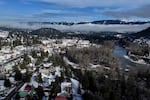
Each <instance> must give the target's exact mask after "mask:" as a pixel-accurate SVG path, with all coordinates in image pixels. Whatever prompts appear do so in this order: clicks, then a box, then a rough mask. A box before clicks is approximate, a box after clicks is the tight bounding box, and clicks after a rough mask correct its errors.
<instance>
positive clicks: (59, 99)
mask: <svg viewBox="0 0 150 100" xmlns="http://www.w3.org/2000/svg"><path fill="white" fill-rule="evenodd" d="M55 100H67V98H65V97H56V98H55Z"/></svg>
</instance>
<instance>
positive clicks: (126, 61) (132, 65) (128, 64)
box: [113, 45, 150, 69]
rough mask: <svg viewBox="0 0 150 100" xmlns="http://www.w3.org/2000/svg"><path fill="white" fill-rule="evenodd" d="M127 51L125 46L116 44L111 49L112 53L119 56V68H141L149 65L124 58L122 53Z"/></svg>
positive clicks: (124, 53)
mask: <svg viewBox="0 0 150 100" xmlns="http://www.w3.org/2000/svg"><path fill="white" fill-rule="evenodd" d="M126 53H127V51H126V49H125V48H123V47H121V46H119V45H116V46H115V49H114V51H113V55H114V56H116V57H117V58H119V63H120V67H121V68H127V67H128V68H132V69H141V68H143V67H150V65H144V64H137V63H134V62H131V61H130V60H129V59H126V58H125V57H124V55H126Z"/></svg>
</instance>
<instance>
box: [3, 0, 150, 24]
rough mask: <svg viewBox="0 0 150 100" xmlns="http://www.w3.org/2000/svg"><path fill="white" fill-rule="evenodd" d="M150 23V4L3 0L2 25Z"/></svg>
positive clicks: (149, 0)
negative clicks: (139, 21)
mask: <svg viewBox="0 0 150 100" xmlns="http://www.w3.org/2000/svg"><path fill="white" fill-rule="evenodd" d="M108 19H124V20H142V21H143V20H150V0H0V21H19V22H29V21H30V22H31V21H38V22H39V21H40V22H81V21H94V20H108Z"/></svg>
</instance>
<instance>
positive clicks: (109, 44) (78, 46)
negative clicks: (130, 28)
mask: <svg viewBox="0 0 150 100" xmlns="http://www.w3.org/2000/svg"><path fill="white" fill-rule="evenodd" d="M108 34H109V33H108ZM108 34H106V33H104V34H102V35H100V36H99V35H97V33H96V34H95V35H96V36H94V34H92V36H88V34H87V35H86V34H80V35H79V34H77V35H75V34H71V33H67V34H65V33H61V32H59V31H57V30H55V29H52V28H43V29H38V30H35V31H34V30H33V31H30V32H28V31H26V30H25V31H22V30H21V31H20V30H11V31H1V32H0V38H1V39H0V72H1V73H0V99H1V100H96V99H97V100H99V99H102V100H103V99H110V98H111V97H112V95H113V98H114V100H116V98H124V96H123V94H118V95H115V94H113V93H112V91H116V92H118V91H120V88H121V89H122V91H124V89H125V90H126V92H125V93H126V94H125V95H129V94H131V92H129V90H130V88H131V89H132V90H134V89H135V88H137V91H139V92H141V91H145V92H147V91H148V90H146V87H147V84H148V82H149V81H144V84H145V85H144V87H143V88H142V87H141V86H135V84H142V83H143V74H144V72H145V71H146V74H148V73H149V71H147V70H146V69H144V70H143V72H139V70H137V69H133V68H132V67H131V66H130V65H128V64H126V67H125V68H123V65H124V64H123V63H122V62H120V59H123V60H129V61H131V62H134V63H135V64H136V63H140V64H143V65H144V66H145V63H146V64H148V61H147V60H145V63H141V62H139V61H137V62H136V61H132V59H131V60H130V59H129V58H127V57H131V54H132V55H133V54H136V53H134V52H135V51H136V50H134V49H132V48H131V47H133V46H132V45H133V44H134V45H135V44H137V45H136V46H140V47H139V48H143V46H145V44H147V45H146V47H148V48H149V44H148V43H149V42H148V41H149V40H146V39H142V38H141V39H134V40H130V42H127V39H126V36H124V35H122V34H114V35H109V36H108ZM105 35H106V36H105ZM105 37H106V38H105ZM108 37H109V38H108ZM118 43H119V45H122V47H119V48H121V49H123V47H124V49H126V50H127V51H126V52H125V54H127V55H126V56H125V55H124V54H122V56H123V58H120V59H119V57H118V54H115V53H116V52H117V50H119V54H120V49H118V46H116V44H118ZM127 43H128V44H130V45H129V46H127ZM144 43H145V44H144ZM142 44H143V45H142ZM141 46H142V47H141ZM133 50H134V51H133ZM144 50H147V52H146V55H147V56H146V55H145V51H143V50H141V52H142V53H143V52H144V55H141V56H142V57H143V58H144V57H145V59H146V58H147V59H149V49H144ZM122 51H124V50H122ZM137 51H139V50H137ZM140 54H141V53H140ZM135 56H136V55H135ZM142 57H140V58H142ZM137 59H139V58H137ZM133 60H134V59H133ZM146 61H147V62H146ZM143 62H144V60H143ZM148 66H149V65H148ZM143 68H144V67H143ZM133 70H134V71H135V70H136V71H137V73H134V75H140V76H138V77H133V73H131V72H132V71H133ZM140 71H141V70H140ZM139 73H140V74H139ZM146 78H148V77H146ZM139 79H141V80H140V81H139ZM131 81H134V82H135V83H130V82H131ZM106 82H107V84H106ZM112 82H114V83H113V84H112ZM128 84H129V86H127V85H128ZM108 85H109V87H108ZM118 85H119V86H118ZM120 86H127V87H126V88H124V87H120ZM114 87H116V90H114ZM107 88H109V92H108V91H106V90H107ZM141 88H142V89H141ZM108 93H109V96H108V95H107V94H108ZM131 95H137V93H136V91H135V92H133V93H132V94H131ZM141 95H144V94H141ZM140 97H141V96H139V97H135V98H140ZM144 97H145V98H147V95H146V96H145V95H144ZM126 98H130V96H127V97H126Z"/></svg>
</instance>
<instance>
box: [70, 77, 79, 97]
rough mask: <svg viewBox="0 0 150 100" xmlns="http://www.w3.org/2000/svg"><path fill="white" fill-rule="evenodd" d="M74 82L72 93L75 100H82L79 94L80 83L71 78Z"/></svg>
mask: <svg viewBox="0 0 150 100" xmlns="http://www.w3.org/2000/svg"><path fill="white" fill-rule="evenodd" d="M70 80H71V82H72V92H73V100H82V96H81V95H80V94H78V88H79V81H77V80H75V79H73V78H71V79H70Z"/></svg>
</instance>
